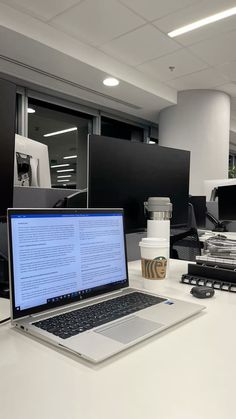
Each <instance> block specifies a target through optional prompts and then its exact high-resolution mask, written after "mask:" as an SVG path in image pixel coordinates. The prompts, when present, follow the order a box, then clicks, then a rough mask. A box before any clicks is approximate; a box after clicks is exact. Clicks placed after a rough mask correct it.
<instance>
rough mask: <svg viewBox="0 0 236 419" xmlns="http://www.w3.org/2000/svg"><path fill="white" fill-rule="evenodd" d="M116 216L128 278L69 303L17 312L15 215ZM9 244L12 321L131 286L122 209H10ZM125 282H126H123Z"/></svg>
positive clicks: (60, 302) (98, 288)
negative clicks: (13, 243) (13, 241)
mask: <svg viewBox="0 0 236 419" xmlns="http://www.w3.org/2000/svg"><path fill="white" fill-rule="evenodd" d="M60 213H61V214H88V213H89V214H103V213H104V214H114V213H116V214H117V213H119V214H120V215H121V216H122V219H123V237H124V250H125V269H126V278H124V280H121V281H119V282H118V283H117V282H116V283H112V284H106V285H103V286H100V287H96V288H94V289H93V290H92V291H90V292H88V293H85V294H80V295H79V296H76V297H74V298H71V299H70V300H69V301H68V300H66V301H63V300H62V301H58V302H57V301H56V302H51V303H49V302H48V303H46V304H43V305H40V306H36V307H32V308H28V309H24V310H20V311H19V310H16V307H15V288H14V269H13V246H12V228H11V217H12V216H14V215H24V214H25V215H30V214H39V215H40V214H60ZM8 243H9V271H10V272H9V273H10V296H11V315H12V320H15V319H19V318H23V317H26V316H29V315H32V314H35V313H42V312H44V311H48V310H51V309H53V308H58V307H63V306H71V305H72V304H75V303H77V302H81V301H84V300H87V299H89V298H92V297H95V296H99V295H101V294H106V293H109V292H112V291H115V290H119V289H122V288H126V287H128V286H129V279H128V266H127V249H126V240H125V231H124V212H123V209H121V208H112V209H101V208H99V209H65V208H57V209H8ZM123 281H124V282H123Z"/></svg>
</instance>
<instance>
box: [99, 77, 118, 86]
mask: <svg viewBox="0 0 236 419" xmlns="http://www.w3.org/2000/svg"><path fill="white" fill-rule="evenodd" d="M119 83H120V82H119V80H117V79H115V78H114V77H108V78H107V79H105V80H103V84H105V86H109V87H114V86H118V84H119Z"/></svg>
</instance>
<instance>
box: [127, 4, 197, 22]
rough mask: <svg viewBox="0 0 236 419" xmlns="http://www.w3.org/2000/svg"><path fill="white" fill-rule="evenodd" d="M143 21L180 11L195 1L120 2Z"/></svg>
mask: <svg viewBox="0 0 236 419" xmlns="http://www.w3.org/2000/svg"><path fill="white" fill-rule="evenodd" d="M120 1H121V2H122V3H123V4H125V5H127V6H128V7H130V8H131V9H132V10H134V11H135V12H137V13H138V14H139V15H141V16H142V17H144V18H145V19H147V20H149V21H151V20H154V19H158V18H160V17H162V16H165V15H167V14H169V13H172V12H174V11H175V10H179V9H182V8H183V7H186V6H189V5H190V4H193V3H196V1H197V0H178V1H173V0H165V1H163V0H145V1H144V0H120Z"/></svg>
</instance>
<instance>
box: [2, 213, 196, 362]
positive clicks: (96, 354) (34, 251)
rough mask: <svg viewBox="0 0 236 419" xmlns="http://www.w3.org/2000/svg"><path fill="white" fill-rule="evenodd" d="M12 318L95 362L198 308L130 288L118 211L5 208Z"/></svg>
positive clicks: (21, 327) (61, 346) (190, 313)
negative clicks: (6, 213) (6, 211)
mask: <svg viewBox="0 0 236 419" xmlns="http://www.w3.org/2000/svg"><path fill="white" fill-rule="evenodd" d="M8 233H9V261H10V278H11V312H12V313H11V315H12V324H13V325H14V326H16V327H17V328H19V329H21V330H22V331H24V332H26V333H28V334H30V335H34V336H36V337H38V338H40V339H42V340H44V341H47V342H50V343H51V344H53V345H55V346H57V347H60V348H63V349H64V350H67V351H70V352H72V353H73V354H76V355H78V356H79V357H82V358H85V359H87V360H89V361H92V362H100V361H102V360H104V359H106V358H108V357H110V356H111V355H113V354H116V353H118V352H120V351H122V350H124V349H125V348H127V347H130V346H132V345H134V344H135V343H137V342H139V341H142V340H144V339H146V338H148V337H149V336H152V335H154V334H156V333H159V332H161V331H162V330H164V329H167V328H168V327H170V326H172V325H174V324H176V323H178V322H180V321H182V320H184V319H186V318H188V317H190V316H192V315H194V314H196V313H198V312H199V311H201V310H202V309H203V308H204V307H203V306H201V305H198V304H193V303H188V302H184V301H180V300H174V299H172V298H171V299H169V298H167V297H162V296H157V295H155V294H151V293H149V292H145V291H138V290H135V289H131V288H129V281H128V272H127V260H126V247H125V236H124V225H123V210H121V209H93V210H92V209H86V210H85V209H83V210H82V209H10V210H8Z"/></svg>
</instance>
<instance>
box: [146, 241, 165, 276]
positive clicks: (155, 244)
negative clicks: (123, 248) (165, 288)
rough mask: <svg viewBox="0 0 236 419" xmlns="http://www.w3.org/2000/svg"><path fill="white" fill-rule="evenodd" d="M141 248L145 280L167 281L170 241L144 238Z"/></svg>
mask: <svg viewBox="0 0 236 419" xmlns="http://www.w3.org/2000/svg"><path fill="white" fill-rule="evenodd" d="M139 246H140V252H141V266H142V276H143V278H145V279H148V280H161V279H165V278H166V277H167V271H168V259H169V246H168V241H167V240H166V239H164V238H154V237H150V238H144V239H142V241H141V242H140V243H139Z"/></svg>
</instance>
